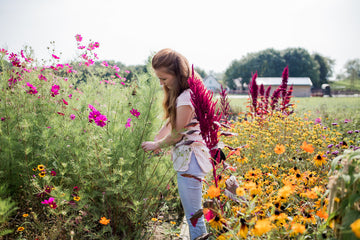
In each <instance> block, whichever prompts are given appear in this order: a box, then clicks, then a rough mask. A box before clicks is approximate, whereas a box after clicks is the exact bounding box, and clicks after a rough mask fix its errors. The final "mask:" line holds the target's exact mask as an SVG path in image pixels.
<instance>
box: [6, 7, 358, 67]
mask: <svg viewBox="0 0 360 240" xmlns="http://www.w3.org/2000/svg"><path fill="white" fill-rule="evenodd" d="M359 10H360V1H359V0H300V1H293V0H251V1H250V0H223V1H219V0H217V1H212V0H178V1H172V0H127V1H123V0H103V1H94V0H61V1H58V0H31V1H30V0H0V48H6V49H8V50H9V51H20V50H21V49H22V48H23V47H24V45H30V46H32V47H33V48H34V50H35V56H36V58H38V59H40V58H49V56H50V55H49V53H48V51H47V46H50V41H55V42H56V51H57V52H62V53H63V54H62V59H63V60H64V61H69V60H72V59H74V58H75V56H76V42H75V37H74V36H75V35H76V34H81V35H82V36H83V37H84V40H83V41H88V40H89V39H92V40H94V41H98V42H99V43H100V48H99V49H98V50H97V53H98V55H99V57H100V59H101V60H103V59H107V60H116V61H121V62H123V63H124V64H126V65H134V64H143V63H144V62H145V61H146V59H147V57H148V56H149V55H150V54H151V53H152V52H155V51H158V50H160V49H162V48H166V47H170V48H173V49H175V50H176V51H179V52H180V53H182V54H183V55H185V56H186V57H187V58H188V60H189V62H190V63H191V64H194V65H195V66H198V67H200V68H202V69H204V70H205V71H207V72H209V71H210V70H212V71H215V72H223V71H225V70H226V68H228V67H229V66H230V63H231V61H232V60H234V59H241V57H243V56H245V55H246V54H247V53H251V52H257V51H261V50H264V49H266V48H274V49H276V50H283V49H286V48H288V47H302V48H305V49H307V50H308V51H309V52H310V53H314V52H318V53H320V54H321V55H323V56H326V57H330V58H332V59H334V60H335V61H336V66H335V71H336V72H337V73H338V72H340V71H341V69H342V68H343V66H344V64H345V62H346V61H347V60H349V59H354V58H360V14H359ZM290 74H291V69H290Z"/></svg>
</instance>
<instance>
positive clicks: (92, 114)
mask: <svg viewBox="0 0 360 240" xmlns="http://www.w3.org/2000/svg"><path fill="white" fill-rule="evenodd" d="M100 115H101V113H100V112H99V111H97V110H94V111H92V112H90V113H89V122H92V121H93V120H96V118H97V117H98V116H100Z"/></svg>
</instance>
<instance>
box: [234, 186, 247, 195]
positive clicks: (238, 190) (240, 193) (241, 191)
mask: <svg viewBox="0 0 360 240" xmlns="http://www.w3.org/2000/svg"><path fill="white" fill-rule="evenodd" d="M236 195H238V196H244V195H245V190H244V188H241V187H238V188H237V189H236Z"/></svg>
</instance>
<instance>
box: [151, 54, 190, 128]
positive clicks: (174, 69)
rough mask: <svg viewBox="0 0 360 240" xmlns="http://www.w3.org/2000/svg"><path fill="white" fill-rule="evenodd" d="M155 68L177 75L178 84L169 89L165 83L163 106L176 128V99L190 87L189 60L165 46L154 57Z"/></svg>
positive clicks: (166, 116)
mask: <svg viewBox="0 0 360 240" xmlns="http://www.w3.org/2000/svg"><path fill="white" fill-rule="evenodd" d="M152 67H153V68H154V69H159V68H165V69H166V71H167V73H168V74H171V75H174V76H175V77H176V86H175V88H174V89H171V90H170V89H169V88H167V87H166V86H165V85H163V89H164V93H165V94H164V101H163V108H164V112H165V116H164V117H165V119H167V118H169V120H170V121H169V122H170V124H171V127H172V128H173V129H175V123H176V99H177V97H178V96H179V95H180V94H181V93H182V92H183V91H184V90H186V89H188V88H189V83H188V78H189V77H190V74H191V70H190V66H189V62H188V60H187V59H186V58H185V57H184V56H183V55H181V54H180V53H178V52H176V51H174V50H172V49H169V48H165V49H162V50H160V51H159V52H157V53H156V54H155V55H154V57H153V59H152Z"/></svg>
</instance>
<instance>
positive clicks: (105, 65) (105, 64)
mask: <svg viewBox="0 0 360 240" xmlns="http://www.w3.org/2000/svg"><path fill="white" fill-rule="evenodd" d="M101 65H102V66H104V67H108V66H109V64H108V62H107V61H103V62H102V63H101Z"/></svg>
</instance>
